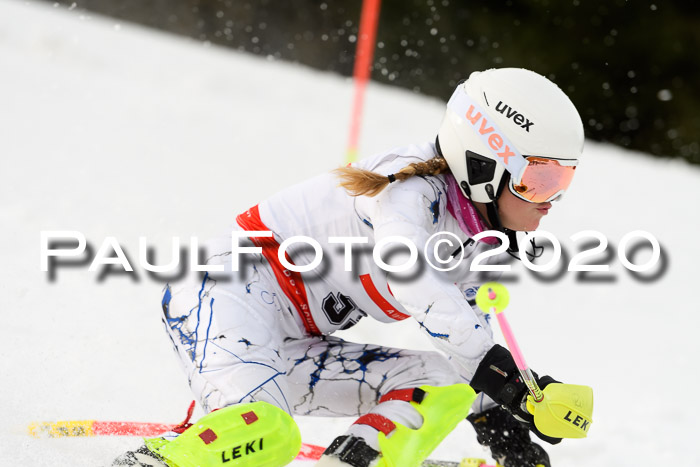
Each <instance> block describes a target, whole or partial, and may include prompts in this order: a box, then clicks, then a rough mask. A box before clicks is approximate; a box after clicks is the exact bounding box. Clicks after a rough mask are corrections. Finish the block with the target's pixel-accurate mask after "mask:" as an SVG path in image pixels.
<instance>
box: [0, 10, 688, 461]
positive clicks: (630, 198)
mask: <svg viewBox="0 0 700 467" xmlns="http://www.w3.org/2000/svg"><path fill="white" fill-rule="evenodd" d="M468 71H469V70H466V69H465V74H466V73H468ZM351 90H352V87H351V83H350V82H349V81H348V80H346V79H342V78H339V77H338V76H335V75H330V74H325V73H319V72H317V71H313V70H310V69H307V68H303V67H300V66H294V65H289V64H284V63H278V62H271V61H268V60H265V59H261V58H257V57H251V56H248V55H243V54H240V53H235V52H231V51H228V50H223V49H219V48H215V47H207V46H205V45H202V44H200V43H196V42H193V41H189V40H185V39H182V38H176V37H172V36H168V35H163V34H159V33H155V32H153V31H149V30H145V29H141V28H138V27H135V26H131V25H126V24H118V23H117V22H116V20H105V19H100V18H96V17H94V16H91V15H87V14H85V13H82V12H79V11H70V12H67V11H66V10H65V8H52V7H51V6H50V5H49V4H46V3H41V4H34V3H25V2H20V1H17V0H0V227H1V228H2V230H1V232H2V242H0V260H1V261H2V268H1V269H0V298H1V302H0V313H1V317H2V320H1V321H0V322H1V323H2V324H1V325H0V326H1V331H2V334H1V335H2V338H3V339H2V346H1V347H0V348H1V349H2V350H0V355H1V358H0V375H2V384H0V401H2V402H0V406H1V407H2V410H1V412H0V464H2V465H15V466H37V465H51V466H56V465H61V466H63V465H65V466H69V465H70V466H81V465H85V466H94V465H104V464H106V463H108V462H109V461H110V460H111V459H112V458H113V457H114V456H115V455H117V454H118V453H119V452H121V451H122V450H124V449H126V448H128V447H133V446H134V444H135V443H136V442H137V440H134V439H133V438H131V439H129V438H121V439H120V438H82V439H78V438H76V439H38V440H36V439H32V438H30V437H28V436H27V435H26V433H25V430H26V426H27V424H28V423H29V422H31V421H35V420H58V419H75V420H77V419H94V418H97V419H102V420H134V421H162V422H177V421H179V420H180V419H181V418H182V417H183V416H184V411H185V409H186V407H187V404H188V403H189V401H190V400H191V396H190V393H189V389H188V387H187V384H186V381H185V378H184V376H183V375H182V374H181V372H180V369H179V366H178V363H177V361H176V359H175V358H174V356H173V355H172V352H171V348H170V344H169V342H168V339H167V338H166V337H165V334H164V333H163V332H162V329H161V325H160V321H159V308H158V304H159V299H160V287H161V286H160V284H159V283H158V282H156V281H154V280H152V279H150V278H149V277H148V276H147V275H146V274H145V273H144V271H143V269H141V268H139V267H138V264H137V263H138V238H139V236H146V237H148V242H149V244H151V245H154V246H155V247H157V249H158V252H159V254H160V255H164V256H165V255H168V254H169V251H170V250H169V248H170V239H171V237H172V236H177V237H179V238H181V239H188V238H189V236H191V235H196V236H199V237H202V238H205V237H206V236H208V235H210V234H211V233H213V232H215V231H218V230H219V229H221V228H223V227H225V226H226V225H227V224H228V223H230V222H232V220H233V218H234V216H235V215H236V214H237V213H238V212H240V211H242V210H244V209H246V208H247V207H249V206H250V205H252V204H254V203H255V202H256V201H257V200H259V199H262V198H263V197H265V196H267V195H269V194H271V193H273V192H274V191H275V190H277V189H278V188H279V187H283V186H286V185H289V184H292V183H294V182H297V181H300V180H302V179H304V178H306V177H308V176H310V175H313V174H317V173H320V172H322V171H326V170H328V169H331V168H333V167H336V166H338V165H339V164H341V163H342V162H343V157H344V146H345V141H346V128H347V124H348V114H349V106H350V101H351ZM443 105H444V103H442V102H439V101H437V100H434V99H427V98H425V97H421V96H418V95H415V94H411V93H408V92H405V91H401V90H397V89H392V88H388V87H383V86H378V85H374V84H373V85H371V86H370V88H369V91H368V95H367V104H366V109H365V111H366V119H365V122H364V131H363V144H362V147H361V148H360V149H361V153H362V154H364V155H368V154H370V153H372V152H374V151H380V150H384V149H387V148H389V147H392V146H397V145H402V144H406V143H413V142H423V141H427V140H432V139H433V137H434V133H435V131H436V129H437V127H438V125H439V123H440V120H441V116H442V111H443V110H442V109H443ZM699 187H700V170H698V168H697V167H691V166H688V165H687V164H685V163H684V162H681V161H672V160H659V159H654V158H652V157H650V156H647V155H644V154H638V153H630V152H627V151H623V150H621V149H618V148H614V147H611V146H607V145H600V144H593V143H589V144H588V146H587V149H586V153H585V160H584V161H583V162H582V165H581V167H580V170H579V174H578V175H577V177H576V180H575V182H574V184H573V186H572V189H571V190H570V193H569V194H568V195H567V198H566V199H565V200H564V201H562V202H561V203H559V204H557V205H555V207H554V209H552V211H551V213H550V215H549V216H548V217H547V218H546V219H545V221H544V222H543V225H542V228H543V229H545V230H548V231H550V232H553V233H555V234H556V235H557V237H558V238H559V239H560V240H561V243H562V244H563V247H564V250H565V251H566V252H568V256H569V257H570V256H571V255H572V254H574V253H575V252H576V248H577V247H578V244H577V243H575V242H573V241H572V240H570V239H569V237H570V236H571V235H572V234H574V233H576V232H580V231H583V230H597V231H600V232H602V233H603V234H604V235H605V236H607V237H608V239H609V240H610V246H609V248H608V251H609V252H612V256H611V257H610V258H609V259H608V264H611V265H612V267H611V271H610V273H609V274H608V275H607V276H606V277H607V279H606V280H605V281H587V282H583V281H581V280H577V278H578V276H577V275H576V274H575V273H562V274H561V275H559V276H556V277H555V278H554V279H553V280H551V281H550V282H543V281H541V280H537V279H536V277H535V276H534V275H533V274H531V273H530V272H528V271H526V270H525V269H524V268H523V267H522V266H521V265H516V266H515V267H514V271H513V273H511V274H509V277H511V278H513V279H514V280H513V281H511V282H509V283H508V284H509V287H510V291H511V297H512V301H511V308H510V309H509V311H510V313H509V314H510V319H511V323H512V326H513V327H514V329H515V331H516V333H517V335H518V338H519V340H520V344H521V347H522V348H523V349H524V351H525V353H526V355H527V358H528V362H529V363H530V364H531V365H532V366H533V368H534V369H535V370H537V371H538V372H540V373H550V374H552V375H553V376H555V377H556V378H558V379H560V380H562V381H565V382H571V383H581V384H589V385H591V386H593V387H594V390H595V397H596V408H595V412H594V419H595V423H594V425H593V427H592V429H591V432H590V436H589V438H588V439H586V440H569V441H565V442H563V443H562V444H560V445H558V446H555V447H552V448H550V449H549V451H550V453H551V457H552V460H553V463H554V465H556V466H557V467H565V466H611V467H613V466H614V467H621V466H635V467H637V466H656V465H662V464H663V465H673V466H680V465H684V466H691V465H700V450H698V449H697V446H696V444H695V443H696V440H695V438H696V436H695V434H696V433H697V430H696V428H695V427H696V426H697V423H696V422H695V417H696V415H697V409H696V405H697V404H696V399H697V397H696V395H695V392H696V391H695V390H696V388H697V387H698V386H699V383H700V377H699V376H698V375H699V372H698V367H699V365H698V363H697V359H698V358H699V357H698V355H700V344H699V342H700V339H698V338H697V333H698V332H700V326H699V324H700V317H698V316H697V313H698V311H700V306H698V305H697V293H695V292H693V290H695V287H697V284H698V280H697V263H698V262H699V261H700V252H699V249H698V247H697V241H696V239H695V235H696V229H697V228H698V227H700V214H699V212H700V210H698V208H697V202H698V201H699V200H698V191H697V190H698V188H699ZM639 229H641V230H646V231H649V232H651V233H652V234H653V235H654V236H655V237H656V238H658V239H659V241H660V242H661V245H662V247H663V251H664V257H665V258H666V263H667V267H666V269H665V272H664V273H663V274H660V275H659V277H657V278H656V279H655V280H652V281H648V282H642V281H639V280H637V279H635V278H634V276H633V275H632V274H630V272H629V271H627V270H626V269H625V268H624V267H622V266H621V264H620V262H619V261H618V259H617V256H616V252H617V245H618V244H619V242H620V240H621V239H622V237H623V235H624V234H626V233H628V232H631V231H633V230H639ZM45 230H77V231H80V232H82V233H84V234H85V236H86V238H87V240H88V242H89V243H90V244H91V245H92V246H93V248H95V250H96V249H97V248H99V246H100V245H101V243H102V241H103V240H104V239H105V237H108V236H114V237H116V239H117V240H118V241H119V243H120V244H121V245H122V247H123V248H124V250H125V251H126V252H127V253H128V255H129V259H130V260H132V261H133V263H134V264H135V265H136V269H137V271H136V273H130V274H121V275H108V276H106V277H105V278H103V279H102V280H101V279H100V278H99V277H98V274H97V273H93V272H89V271H88V270H87V266H88V264H82V265H80V266H78V267H73V268H67V267H63V268H60V269H59V270H58V272H57V275H56V278H55V280H54V281H51V280H49V277H48V275H47V273H45V272H42V271H41V270H40V261H39V251H40V249H39V247H40V232H41V231H45ZM645 255H646V257H648V255H649V251H648V250H643V251H641V252H640V253H639V255H638V257H635V259H634V262H636V263H641V262H644V260H645ZM550 275H551V273H550ZM593 277H599V276H593ZM395 326H396V327H395V328H393V329H395V330H396V332H391V333H385V332H384V331H385V330H386V328H385V327H379V326H375V325H372V324H371V323H364V322H363V323H361V325H359V326H358V327H357V328H356V329H354V330H353V331H352V333H348V334H347V336H348V338H353V339H363V340H369V341H381V342H383V343H387V344H391V345H406V346H412V347H416V346H419V347H425V346H426V345H427V343H426V342H425V340H423V339H422V338H421V337H420V336H417V331H416V329H415V327H414V326H413V325H412V324H411V323H402V324H398V325H395ZM386 334H390V336H389V337H387V336H386ZM348 422H349V420H327V419H313V418H304V417H301V418H300V419H299V423H300V426H301V427H302V431H303V435H304V438H305V440H306V441H309V442H316V443H327V442H329V441H330V440H331V439H332V438H333V437H334V436H335V435H336V434H337V433H338V432H341V431H343V428H344V426H345V425H346V424H347V423H348ZM473 438H474V436H473V433H472V431H471V429H470V428H469V427H468V426H460V427H459V428H458V429H457V430H456V431H455V432H454V433H453V434H452V435H450V437H449V438H448V439H447V440H446V441H445V443H443V445H442V446H441V447H440V448H438V451H437V452H436V453H435V456H437V457H442V458H459V457H461V456H467V455H480V456H483V455H484V454H485V453H484V451H483V450H482V449H481V447H479V446H478V444H477V443H476V442H475V441H474V439H473Z"/></svg>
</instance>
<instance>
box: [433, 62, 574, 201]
mask: <svg viewBox="0 0 700 467" xmlns="http://www.w3.org/2000/svg"><path fill="white" fill-rule="evenodd" d="M583 139H584V136H583V124H582V123H581V117H580V116H579V114H578V112H577V111H576V108H575V107H574V105H573V104H572V103H571V100H569V98H568V97H567V96H566V94H564V92H563V91H562V90H561V89H559V87H558V86H557V85H556V84H554V83H552V82H551V81H549V80H548V79H547V78H545V77H544V76H541V75H539V74H537V73H535V72H533V71H529V70H525V69H522V68H499V69H490V70H486V71H482V72H474V73H472V74H471V75H470V76H469V79H468V80H466V81H464V82H462V83H460V84H459V85H458V86H457V88H456V89H455V91H454V93H453V95H452V97H451V98H450V101H449V103H448V105H447V110H446V112H445V117H444V119H443V121H442V126H441V127H440V131H439V132H438V137H437V147H438V151H439V152H440V154H441V155H442V156H443V157H444V158H445V160H446V161H447V164H448V166H449V167H450V171H451V172H452V174H453V175H454V177H455V179H456V180H457V182H458V184H459V186H460V188H461V190H462V193H463V194H464V195H465V196H466V197H467V198H470V199H471V200H472V201H476V202H480V203H494V202H495V201H496V199H497V198H498V196H499V195H500V194H501V191H502V190H503V188H504V187H505V184H506V181H508V180H510V183H508V186H509V188H510V190H511V192H512V193H513V194H515V195H516V196H518V197H520V198H522V199H526V200H529V201H532V202H543V201H551V200H554V199H557V198H558V197H559V196H561V194H562V193H563V192H564V190H565V189H566V187H567V186H568V184H569V182H570V181H571V177H573V170H574V169H575V166H576V164H577V162H578V159H579V158H580V157H581V152H582V151H583ZM536 159H537V160H539V161H544V162H547V163H549V162H552V163H553V164H555V165H556V166H557V167H558V168H561V167H559V166H560V164H561V166H567V167H568V168H569V169H571V170H569V172H570V173H569V174H567V175H566V176H565V178H566V177H568V180H566V182H565V183H564V182H561V181H559V183H560V186H558V187H556V191H552V187H547V188H542V187H541V186H540V185H538V186H540V190H541V191H545V190H546V189H549V190H550V193H547V194H546V196H544V197H543V196H542V195H541V193H540V195H538V197H535V198H533V197H530V196H523V195H524V194H525V191H526V190H528V187H527V186H525V184H524V183H523V175H524V174H525V173H526V172H525V171H526V168H527V167H528V165H533V164H536V162H534V161H535V160H536ZM532 172H534V171H532ZM509 173H510V175H511V176H510V177H508V175H509ZM536 182H537V181H536ZM545 184H546V182H545ZM534 185H535V183H530V188H532V186H534Z"/></svg>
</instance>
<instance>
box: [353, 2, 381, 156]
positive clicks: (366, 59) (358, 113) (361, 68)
mask: <svg viewBox="0 0 700 467" xmlns="http://www.w3.org/2000/svg"><path fill="white" fill-rule="evenodd" d="M380 6H381V0H364V1H363V2H362V13H361V15H360V31H359V34H358V37H357V49H356V52H355V66H354V69H353V78H354V81H355V90H354V96H353V100H352V113H351V114H350V136H349V137H348V151H347V156H346V157H347V162H348V163H350V162H354V161H355V160H356V159H357V147H358V140H359V138H360V125H361V121H362V107H363V104H364V99H365V87H366V86H367V81H369V76H370V69H371V67H372V58H373V56H374V46H375V42H376V39H377V25H378V24H379V8H380Z"/></svg>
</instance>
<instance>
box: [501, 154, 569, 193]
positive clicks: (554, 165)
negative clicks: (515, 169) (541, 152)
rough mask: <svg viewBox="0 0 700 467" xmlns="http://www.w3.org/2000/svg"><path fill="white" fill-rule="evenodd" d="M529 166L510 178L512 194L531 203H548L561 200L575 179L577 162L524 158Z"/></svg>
mask: <svg viewBox="0 0 700 467" xmlns="http://www.w3.org/2000/svg"><path fill="white" fill-rule="evenodd" d="M524 157H525V160H526V161H527V165H526V166H525V167H524V168H523V169H522V171H521V174H520V176H519V177H517V179H519V183H518V182H517V181H516V177H512V176H511V177H510V182H509V183H508V187H509V188H510V191H511V193H513V194H514V195H515V196H517V197H518V198H520V199H522V200H524V201H528V202H530V203H546V202H548V201H554V200H555V199H557V198H559V197H560V196H561V195H562V194H564V191H566V189H567V188H569V185H570V184H571V179H573V178H574V173H575V171H576V166H577V165H578V161H577V160H566V159H550V158H547V157H536V156H524Z"/></svg>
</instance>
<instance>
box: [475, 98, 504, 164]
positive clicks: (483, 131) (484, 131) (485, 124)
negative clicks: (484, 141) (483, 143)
mask: <svg viewBox="0 0 700 467" xmlns="http://www.w3.org/2000/svg"><path fill="white" fill-rule="evenodd" d="M466 117H467V121H468V122H470V123H471V124H472V125H474V129H475V130H476V131H478V132H479V134H480V135H481V136H483V137H486V135H488V134H489V133H491V135H489V137H488V145H489V146H491V149H493V150H494V151H500V150H501V149H503V146H504V138H503V136H502V135H500V134H499V133H498V132H497V131H496V129H495V128H494V127H493V126H489V121H488V120H486V117H483V119H482V115H481V112H478V111H477V110H475V109H474V106H473V105H470V106H469V109H468V110H467V113H466ZM479 120H481V124H480V125H479V126H478V127H477V123H479ZM496 155H497V156H498V157H500V158H501V159H503V163H504V164H507V163H508V158H509V157H510V156H515V154H514V153H513V152H512V151H511V150H510V147H509V146H508V145H507V144H505V149H503V151H501V152H496Z"/></svg>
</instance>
